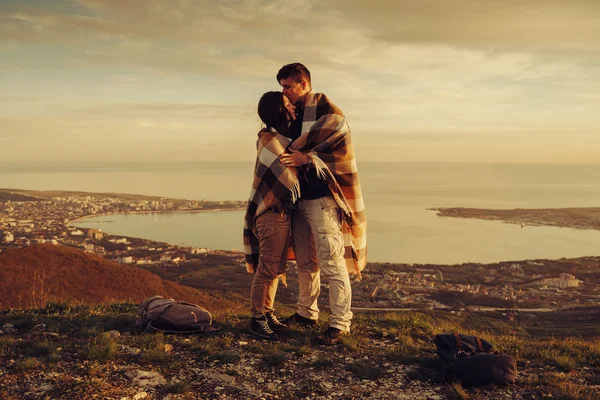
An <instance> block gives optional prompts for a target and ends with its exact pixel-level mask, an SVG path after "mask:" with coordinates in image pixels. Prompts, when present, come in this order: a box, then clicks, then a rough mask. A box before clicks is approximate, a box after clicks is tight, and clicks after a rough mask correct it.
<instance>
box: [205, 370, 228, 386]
mask: <svg viewBox="0 0 600 400" xmlns="http://www.w3.org/2000/svg"><path fill="white" fill-rule="evenodd" d="M201 375H202V376H204V377H205V378H206V379H210V380H213V381H217V382H221V383H224V384H226V385H233V384H234V382H235V378H234V377H233V376H230V375H227V374H220V373H218V372H211V371H202V374H201Z"/></svg>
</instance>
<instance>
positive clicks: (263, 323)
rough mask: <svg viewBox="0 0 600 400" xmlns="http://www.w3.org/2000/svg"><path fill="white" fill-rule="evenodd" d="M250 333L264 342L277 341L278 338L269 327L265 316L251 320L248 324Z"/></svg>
mask: <svg viewBox="0 0 600 400" xmlns="http://www.w3.org/2000/svg"><path fill="white" fill-rule="evenodd" d="M250 333H251V334H253V335H254V336H256V337H258V338H260V339H264V340H273V341H277V340H279V337H278V336H277V334H276V333H275V332H273V329H271V327H270V326H269V320H268V319H267V317H266V316H265V315H263V316H262V317H260V318H252V321H251V322H250Z"/></svg>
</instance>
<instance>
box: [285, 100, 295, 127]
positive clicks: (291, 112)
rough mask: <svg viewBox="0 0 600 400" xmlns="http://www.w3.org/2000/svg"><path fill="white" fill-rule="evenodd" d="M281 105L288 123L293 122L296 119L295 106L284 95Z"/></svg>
mask: <svg viewBox="0 0 600 400" xmlns="http://www.w3.org/2000/svg"><path fill="white" fill-rule="evenodd" d="M283 105H284V107H285V109H286V110H287V113H286V114H287V119H288V121H290V120H295V119H296V106H294V105H293V104H292V103H291V102H290V100H289V99H288V98H287V97H286V96H285V95H283Z"/></svg>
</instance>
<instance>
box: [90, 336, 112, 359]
mask: <svg viewBox="0 0 600 400" xmlns="http://www.w3.org/2000/svg"><path fill="white" fill-rule="evenodd" d="M116 355H117V342H116V340H115V339H113V338H111V337H108V336H100V337H97V338H96V339H94V340H93V341H92V343H91V344H90V346H89V349H88V352H87V356H88V358H89V359H90V360H99V361H108V360H111V359H113V358H115V356H116Z"/></svg>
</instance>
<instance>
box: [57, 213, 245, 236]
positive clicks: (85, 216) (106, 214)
mask: <svg viewBox="0 0 600 400" xmlns="http://www.w3.org/2000/svg"><path fill="white" fill-rule="evenodd" d="M245 209H246V208H245V207H236V208H211V209H210V210H169V211H167V210H165V211H128V212H114V213H100V214H89V215H84V216H83V217H78V218H75V219H73V220H68V221H67V225H70V224H71V223H74V222H82V221H83V220H86V219H90V218H95V217H107V216H111V215H128V214H180V213H187V214H200V213H206V212H220V211H244V210H245ZM139 239H142V238H139Z"/></svg>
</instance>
